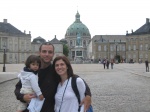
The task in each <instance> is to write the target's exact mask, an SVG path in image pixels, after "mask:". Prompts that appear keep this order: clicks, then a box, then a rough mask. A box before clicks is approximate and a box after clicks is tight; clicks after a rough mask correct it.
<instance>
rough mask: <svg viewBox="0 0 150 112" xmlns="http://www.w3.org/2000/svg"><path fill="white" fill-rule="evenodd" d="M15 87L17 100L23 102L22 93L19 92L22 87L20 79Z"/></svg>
mask: <svg viewBox="0 0 150 112" xmlns="http://www.w3.org/2000/svg"><path fill="white" fill-rule="evenodd" d="M15 87H16V88H15V91H14V93H15V95H16V98H17V100H20V101H21V102H25V101H24V99H23V97H24V95H23V94H21V93H20V89H21V87H22V84H21V80H19V82H18V83H17V84H16V86H15Z"/></svg>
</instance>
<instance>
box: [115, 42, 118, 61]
mask: <svg viewBox="0 0 150 112" xmlns="http://www.w3.org/2000/svg"><path fill="white" fill-rule="evenodd" d="M115 45H116V63H118V59H117V46H118V43H117V42H115Z"/></svg>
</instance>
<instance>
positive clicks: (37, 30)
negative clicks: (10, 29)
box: [0, 0, 150, 40]
mask: <svg viewBox="0 0 150 112" xmlns="http://www.w3.org/2000/svg"><path fill="white" fill-rule="evenodd" d="M149 4H150V1H149V0H1V1H0V6H1V7H0V22H3V19H7V20H8V23H11V24H12V25H13V26H15V27H16V28H18V29H19V30H21V31H22V32H24V30H26V33H28V32H29V31H31V35H32V39H34V38H36V37H38V36H41V37H42V38H44V39H46V40H51V39H53V38H54V35H56V36H57V39H59V40H60V39H62V38H64V37H65V33H66V30H67V28H68V27H69V26H70V25H71V24H72V23H73V22H74V21H75V14H76V13H77V10H78V12H79V14H80V20H81V21H82V23H83V24H85V25H86V26H87V27H88V28H89V31H90V33H91V36H92V37H93V36H94V35H120V34H121V35H125V34H126V31H127V30H128V32H129V33H131V29H133V31H135V30H137V29H138V28H139V27H141V26H142V25H143V24H145V22H146V18H150V6H149Z"/></svg>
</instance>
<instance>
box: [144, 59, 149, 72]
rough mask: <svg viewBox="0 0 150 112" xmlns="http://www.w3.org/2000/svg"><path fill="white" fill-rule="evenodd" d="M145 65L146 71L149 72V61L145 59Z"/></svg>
mask: <svg viewBox="0 0 150 112" xmlns="http://www.w3.org/2000/svg"><path fill="white" fill-rule="evenodd" d="M145 66H146V72H149V62H148V60H146V61H145Z"/></svg>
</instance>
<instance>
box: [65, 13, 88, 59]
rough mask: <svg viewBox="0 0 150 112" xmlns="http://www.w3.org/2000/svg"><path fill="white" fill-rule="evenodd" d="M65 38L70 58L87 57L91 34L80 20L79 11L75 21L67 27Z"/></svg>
mask: <svg viewBox="0 0 150 112" xmlns="http://www.w3.org/2000/svg"><path fill="white" fill-rule="evenodd" d="M65 39H66V41H67V45H68V48H69V58H70V60H77V59H79V60H85V59H87V58H88V57H87V46H88V44H89V43H90V41H91V34H90V31H89V29H88V28H87V26H86V25H84V24H83V23H82V22H81V21H80V14H79V12H77V13H76V15H75V21H74V22H73V23H72V24H71V25H70V26H69V27H68V28H67V31H66V34H65Z"/></svg>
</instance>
